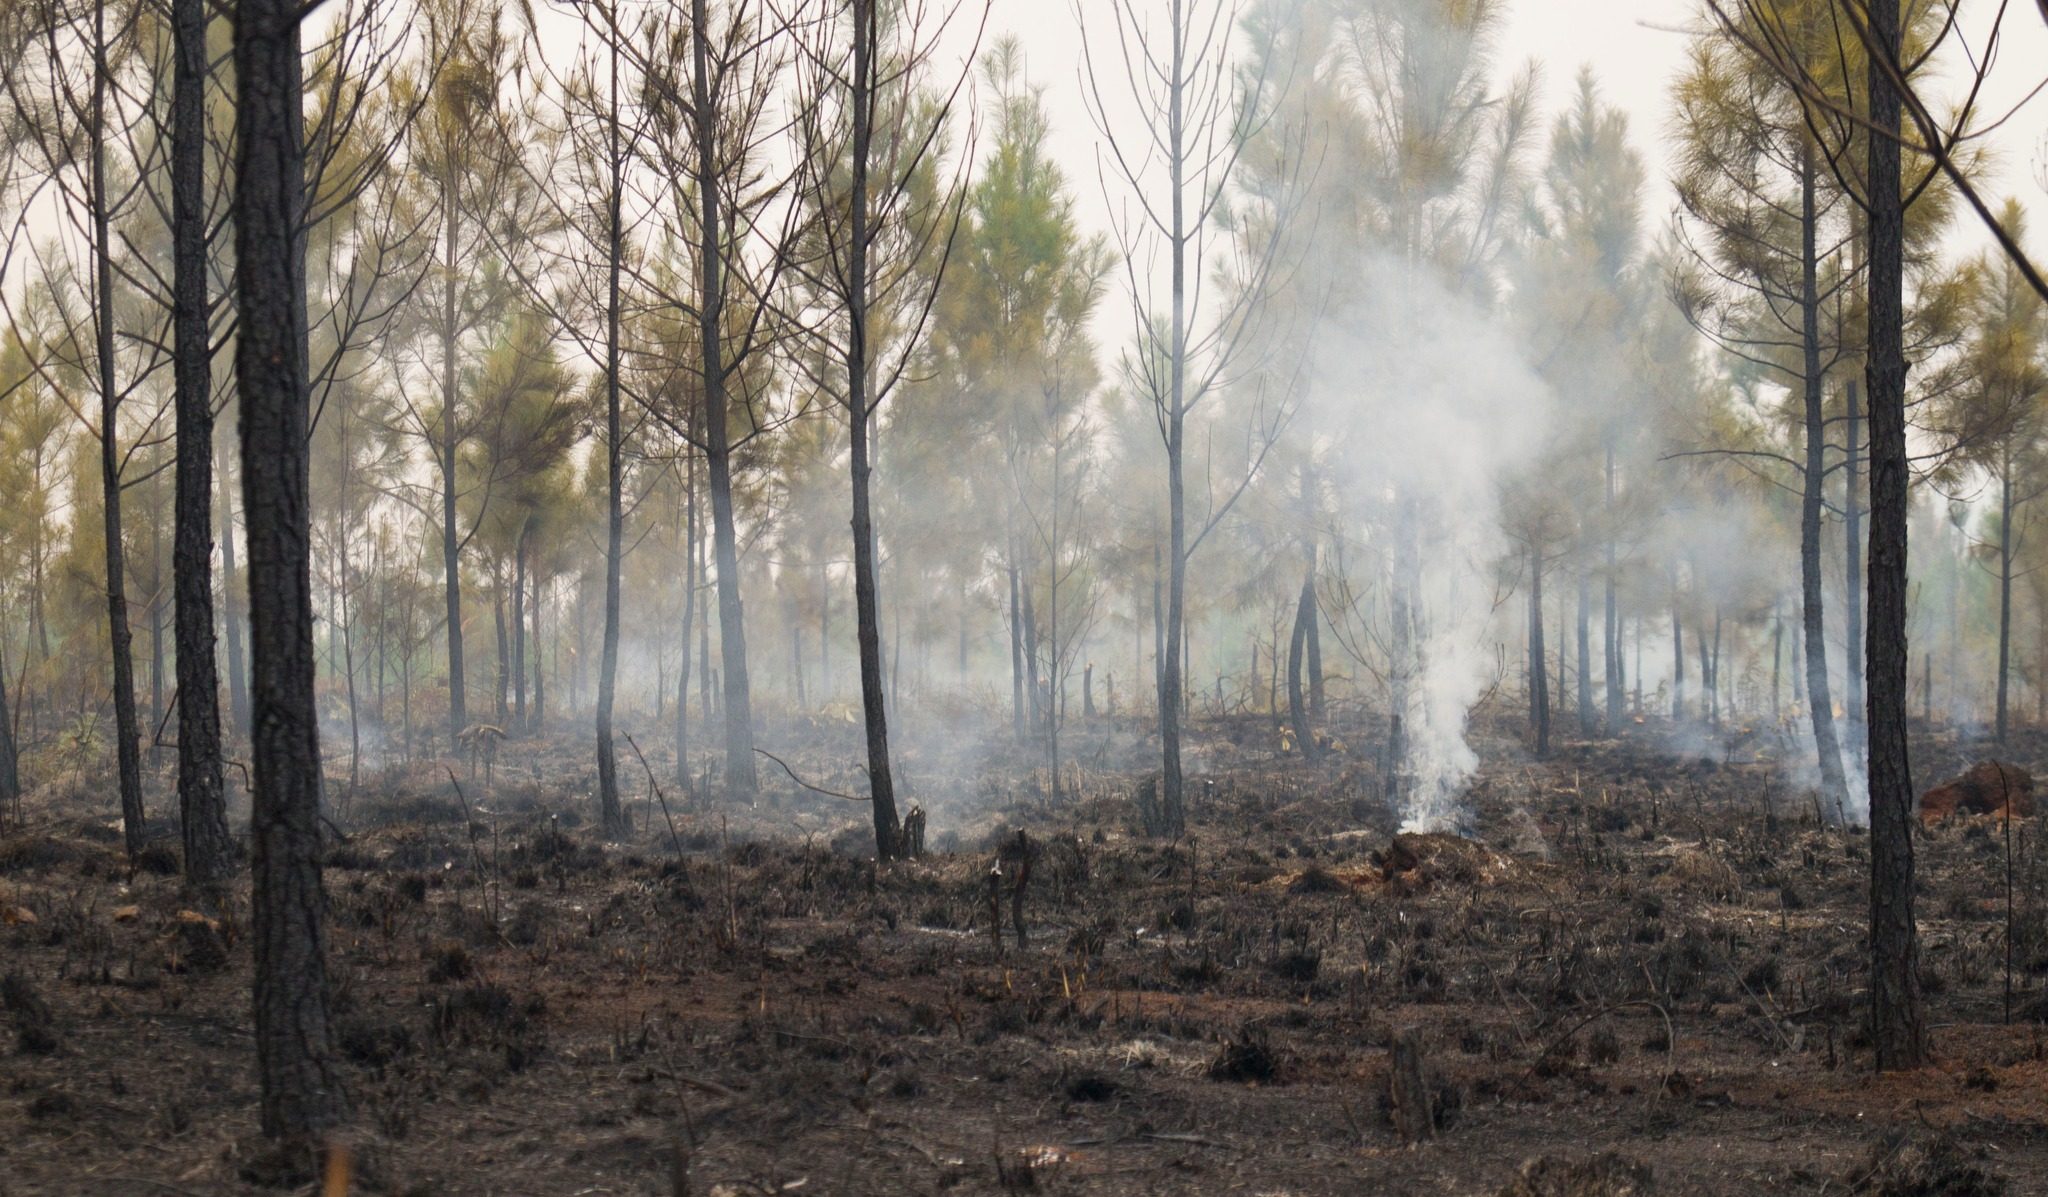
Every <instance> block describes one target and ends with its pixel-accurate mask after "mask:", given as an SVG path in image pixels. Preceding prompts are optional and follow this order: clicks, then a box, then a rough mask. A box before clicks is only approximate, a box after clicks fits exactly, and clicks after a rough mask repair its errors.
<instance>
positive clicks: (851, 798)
mask: <svg viewBox="0 0 2048 1197" xmlns="http://www.w3.org/2000/svg"><path fill="white" fill-rule="evenodd" d="M754 751H755V752H758V753H760V754H761V755H762V756H765V757H767V758H768V759H769V760H771V761H774V762H775V763H776V764H778V765H781V766H782V771H783V772H784V773H787V774H789V779H790V780H791V781H793V782H795V783H796V784H798V785H800V786H802V787H803V788H805V789H807V790H809V791H810V792H811V793H813V794H823V795H825V796H826V797H827V798H843V799H845V800H846V801H848V802H873V801H874V799H873V798H862V797H860V796H859V795H857V794H842V793H840V792H839V791H838V790H828V789H826V788H825V787H823V786H814V785H812V784H811V783H810V782H808V781H805V780H804V779H803V778H801V777H798V776H797V775H796V770H794V769H792V768H790V767H789V762H788V761H785V760H783V759H782V758H781V757H779V756H776V755H775V754H774V753H772V752H770V751H768V750H767V749H766V748H762V747H759V746H756V747H755V749H754Z"/></svg>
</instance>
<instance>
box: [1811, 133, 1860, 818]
mask: <svg viewBox="0 0 2048 1197" xmlns="http://www.w3.org/2000/svg"><path fill="white" fill-rule="evenodd" d="M1813 156H1814V150H1813V145H1812V143H1811V141H1810V140H1809V141H1806V142H1803V143H1802V144H1801V147H1800V152H1799V211H1800V225H1799V241H1800V280H1799V300H1800V304H1799V306H1800V339H1801V342H1802V344H1803V348H1804V353H1805V362H1804V368H1805V372H1806V383H1805V398H1806V406H1805V416H1806V467H1805V471H1804V478H1803V479H1802V482H1803V486H1802V487H1801V493H1800V506H1799V580H1800V600H1801V603H1802V615H1803V619H1804V622H1805V625H1806V693H1807V697H1808V700H1809V701H1808V704H1807V706H1808V710H1809V712H1810V713H1811V715H1812V717H1813V743H1814V750H1815V752H1816V754H1817V755H1818V756H1819V758H1820V783H1821V794H1822V796H1823V797H1824V798H1825V799H1826V801H1827V803H1828V805H1829V806H1830V807H1832V808H1833V809H1834V811H1835V812H1836V815H1837V817H1839V816H1840V815H1841V813H1842V812H1843V810H1844V809H1845V804H1846V802H1847V799H1848V784H1847V781H1846V780H1845V778H1844V777H1843V774H1842V749H1841V746H1840V744H1839V743H1838V742H1837V740H1836V738H1835V708H1834V699H1833V697H1832V695H1831V691H1830V690H1829V687H1828V652H1827V649H1828V642H1827V631H1826V627H1825V620H1824V618H1823V615H1822V607H1821V603H1822V599H1821V576H1820V513H1821V499H1822V495H1823V493H1824V492H1823V487H1824V485H1825V484H1826V482H1827V458H1826V450H1827V443H1826V428H1825V425H1824V423H1823V421H1822V416H1823V412H1822V410H1821V399H1822V384H1823V383H1824V381H1825V375H1824V373H1823V371H1822V369H1821V360H1820V291H1819V285H1820V284H1819V269H1820V266H1819V257H1818V250H1817V249H1816V247H1815V239H1816V235H1817V231H1818V225H1819V217H1818V215H1817V214H1816V211H1815V169H1816V168H1815V165H1814V157H1813ZM1875 393H1876V392H1875V391H1873V392H1872V394H1875Z"/></svg>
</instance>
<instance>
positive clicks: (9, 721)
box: [0, 646, 189, 872]
mask: <svg viewBox="0 0 2048 1197" xmlns="http://www.w3.org/2000/svg"><path fill="white" fill-rule="evenodd" d="M24 655H26V654H24ZM19 759H20V758H19V754H18V752H17V751H16V749H15V742H14V708H13V707H12V706H10V705H9V704H8V701H7V654H6V652H5V651H4V646H0V813H4V812H6V811H10V810H15V808H16V804H17V803H19V802H20V801H21V770H20V765H19ZM16 813H17V814H18V813H19V811H18V810H17V811H16ZM188 872H189V870H188Z"/></svg>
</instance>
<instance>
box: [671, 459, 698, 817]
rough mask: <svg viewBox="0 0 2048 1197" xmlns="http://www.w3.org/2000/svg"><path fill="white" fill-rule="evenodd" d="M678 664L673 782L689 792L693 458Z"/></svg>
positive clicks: (687, 482) (686, 488) (687, 484)
mask: <svg viewBox="0 0 2048 1197" xmlns="http://www.w3.org/2000/svg"><path fill="white" fill-rule="evenodd" d="M683 492H684V499H683V539H684V545H683V636H682V655H683V660H682V665H681V667H679V668H678V669H677V670H676V784H677V785H678V786H681V787H682V790H683V792H684V793H685V794H687V793H689V792H690V645H691V637H692V636H693V635H695V634H696V624H697V460H696V458H694V457H693V458H691V459H690V466H689V470H688V471H687V472H686V474H685V475H684V480H683Z"/></svg>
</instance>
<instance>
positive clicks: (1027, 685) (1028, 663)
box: [1020, 567, 1047, 736]
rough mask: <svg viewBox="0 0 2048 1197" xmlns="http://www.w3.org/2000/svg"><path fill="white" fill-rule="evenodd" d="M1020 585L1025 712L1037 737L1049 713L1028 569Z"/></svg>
mask: <svg viewBox="0 0 2048 1197" xmlns="http://www.w3.org/2000/svg"><path fill="white" fill-rule="evenodd" d="M1020 585H1021V587H1022V591H1023V599H1024V692H1025V694H1026V695H1028V696H1029V701H1028V702H1027V704H1026V705H1025V711H1026V712H1027V714H1028V720H1027V726H1028V727H1029V728H1030V732H1031V734H1032V735H1034V736H1036V735H1040V734H1043V733H1044V731H1045V728H1046V715H1047V711H1046V709H1045V708H1046V703H1045V692H1044V689H1043V688H1042V685H1041V683H1040V680H1039V676H1038V662H1039V657H1038V605H1037V604H1036V603H1034V602H1032V601H1031V580H1030V573H1029V569H1028V567H1027V570H1026V573H1025V577H1024V579H1023V581H1022V582H1021V583H1020Z"/></svg>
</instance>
